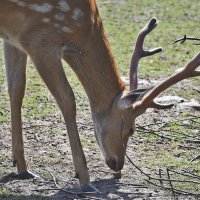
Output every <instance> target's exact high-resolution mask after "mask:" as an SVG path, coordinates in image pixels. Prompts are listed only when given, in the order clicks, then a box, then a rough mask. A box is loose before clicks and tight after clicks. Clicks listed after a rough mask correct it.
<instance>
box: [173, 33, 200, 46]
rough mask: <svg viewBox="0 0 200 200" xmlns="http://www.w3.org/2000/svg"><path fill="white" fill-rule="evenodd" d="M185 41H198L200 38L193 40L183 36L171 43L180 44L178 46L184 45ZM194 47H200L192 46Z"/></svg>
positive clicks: (193, 38)
mask: <svg viewBox="0 0 200 200" xmlns="http://www.w3.org/2000/svg"><path fill="white" fill-rule="evenodd" d="M186 40H193V41H194V40H195V41H200V38H195V37H187V36H186V35H184V36H183V37H182V38H179V39H177V40H175V41H174V42H173V44H175V43H178V42H180V44H182V43H184V42H185V41H186ZM194 45H200V44H194Z"/></svg>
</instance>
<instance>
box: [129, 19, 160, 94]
mask: <svg viewBox="0 0 200 200" xmlns="http://www.w3.org/2000/svg"><path fill="white" fill-rule="evenodd" d="M156 26H157V19H156V18H152V19H151V20H150V21H149V22H148V23H147V24H146V25H145V27H144V28H143V29H142V30H141V31H140V32H139V34H138V38H137V41H136V44H135V49H134V51H133V55H132V58H131V64H130V91H131V90H134V89H137V85H138V78H137V71H138V63H139V60H140V59H141V58H143V57H146V56H151V55H154V54H156V53H159V52H161V51H162V48H160V47H159V48H155V49H151V50H144V49H143V44H144V39H145V37H146V35H148V34H149V33H150V32H151V31H152V30H153V29H154V28H155V27H156Z"/></svg>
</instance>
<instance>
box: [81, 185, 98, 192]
mask: <svg viewBox="0 0 200 200" xmlns="http://www.w3.org/2000/svg"><path fill="white" fill-rule="evenodd" d="M81 190H82V191H83V192H88V193H94V194H101V192H100V191H99V190H97V189H96V188H95V187H94V186H93V185H92V184H86V185H82V186H81Z"/></svg>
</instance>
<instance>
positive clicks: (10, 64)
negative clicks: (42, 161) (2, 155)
mask: <svg viewBox="0 0 200 200" xmlns="http://www.w3.org/2000/svg"><path fill="white" fill-rule="evenodd" d="M4 57H5V65H6V75H7V82H8V93H9V97H10V108H11V124H12V153H13V159H14V160H13V164H14V166H17V171H18V176H19V178H23V179H25V178H32V177H34V174H32V173H31V172H29V171H28V170H27V165H26V162H25V158H24V143H23V136H22V120H21V107H22V101H23V97H24V91H25V84H26V77H25V70H26V61H27V56H26V54H25V53H23V52H22V51H20V50H19V49H17V48H15V47H14V46H12V45H10V44H8V43H6V42H5V43H4Z"/></svg>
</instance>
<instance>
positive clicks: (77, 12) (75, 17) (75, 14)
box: [72, 8, 84, 21]
mask: <svg viewBox="0 0 200 200" xmlns="http://www.w3.org/2000/svg"><path fill="white" fill-rule="evenodd" d="M83 15H84V13H83V11H82V10H81V9H80V8H75V9H74V11H73V15H72V19H73V20H75V21H78V19H79V18H80V17H82V16H83Z"/></svg>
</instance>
